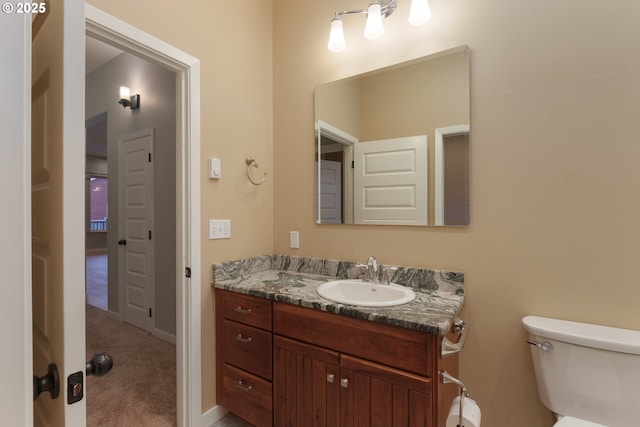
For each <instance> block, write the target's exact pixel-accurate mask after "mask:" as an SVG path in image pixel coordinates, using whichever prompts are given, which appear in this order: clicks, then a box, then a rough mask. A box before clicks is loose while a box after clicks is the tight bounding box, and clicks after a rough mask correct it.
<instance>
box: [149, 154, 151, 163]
mask: <svg viewBox="0 0 640 427" xmlns="http://www.w3.org/2000/svg"><path fill="white" fill-rule="evenodd" d="M149 163H151V153H149Z"/></svg>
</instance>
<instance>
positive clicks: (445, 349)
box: [440, 317, 469, 359]
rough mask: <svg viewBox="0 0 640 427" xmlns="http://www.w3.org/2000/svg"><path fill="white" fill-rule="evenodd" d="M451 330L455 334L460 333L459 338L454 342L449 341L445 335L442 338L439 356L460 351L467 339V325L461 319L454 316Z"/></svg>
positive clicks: (447, 355)
mask: <svg viewBox="0 0 640 427" xmlns="http://www.w3.org/2000/svg"><path fill="white" fill-rule="evenodd" d="M453 331H454V332H455V333H457V334H460V339H459V340H458V342H456V343H454V342H451V341H450V340H449V339H448V338H447V337H443V338H442V347H441V350H440V357H442V358H443V359H444V358H445V357H449V356H452V355H454V354H456V353H460V352H461V351H462V348H463V347H464V342H465V341H466V340H467V334H468V333H469V327H468V326H467V324H466V323H464V321H463V320H462V319H460V318H457V317H456V320H455V321H454V322H453Z"/></svg>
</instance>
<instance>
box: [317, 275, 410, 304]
mask: <svg viewBox="0 0 640 427" xmlns="http://www.w3.org/2000/svg"><path fill="white" fill-rule="evenodd" d="M317 291H318V294H319V295H320V296H321V297H323V298H326V299H328V300H331V301H335V302H339V303H341V304H350V305H360V306H365V307H390V306H394V305H400V304H406V303H408V302H411V301H413V300H414V298H415V297H416V294H415V293H414V292H413V291H412V290H411V288H409V287H406V286H402V285H398V284H395V283H391V284H389V285H384V284H380V283H371V282H363V281H362V280H357V279H350V280H332V281H331V282H327V283H324V284H322V285H320V286H319V287H318V290H317Z"/></svg>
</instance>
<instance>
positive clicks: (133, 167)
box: [118, 129, 154, 332]
mask: <svg viewBox="0 0 640 427" xmlns="http://www.w3.org/2000/svg"><path fill="white" fill-rule="evenodd" d="M118 218H119V220H118V221H119V235H120V237H119V242H118V243H119V244H120V248H121V249H120V254H119V255H120V256H119V259H120V266H119V271H120V283H121V287H120V295H122V298H121V301H122V305H121V307H123V309H122V310H121V313H122V320H124V321H125V322H127V323H130V324H132V325H134V326H137V327H139V328H142V329H144V330H147V331H149V332H153V324H154V322H153V318H154V317H153V316H154V313H153V308H154V307H153V306H154V304H153V301H154V300H153V298H154V277H153V272H154V244H153V242H154V241H153V238H154V237H153V235H154V232H153V129H145V130H142V131H138V132H134V133H132V134H129V135H125V136H122V137H119V138H118Z"/></svg>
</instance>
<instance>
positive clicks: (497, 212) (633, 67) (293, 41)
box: [90, 0, 640, 427]
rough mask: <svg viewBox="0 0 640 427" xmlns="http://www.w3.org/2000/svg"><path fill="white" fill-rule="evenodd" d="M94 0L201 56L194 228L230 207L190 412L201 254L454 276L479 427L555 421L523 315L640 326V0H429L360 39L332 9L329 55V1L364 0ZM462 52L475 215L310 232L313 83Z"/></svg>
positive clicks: (209, 370) (208, 391)
mask: <svg viewBox="0 0 640 427" xmlns="http://www.w3.org/2000/svg"><path fill="white" fill-rule="evenodd" d="M90 3H91V4H94V5H96V6H98V7H100V8H101V9H103V10H105V11H106V12H107V13H110V14H113V15H115V16H118V17H119V18H121V19H123V20H124V21H127V22H130V23H132V24H134V25H136V26H138V27H139V28H141V29H143V30H144V31H146V32H149V33H151V34H153V35H155V36H157V37H159V38H161V39H163V40H165V41H167V42H169V43H171V44H172V45H174V46H176V47H178V48H179V49H182V50H184V51H186V52H188V53H190V54H191V55H193V56H196V57H198V58H200V59H201V61H202V118H203V120H202V163H201V167H202V170H203V178H202V202H203V204H202V221H203V224H202V226H203V230H206V229H207V227H206V221H207V219H208V218H214V217H215V218H231V219H232V236H233V238H232V239H231V240H222V241H209V240H207V239H206V238H204V237H203V242H202V249H203V283H202V291H203V301H202V305H203V324H202V326H203V328H202V330H203V336H202V346H203V410H204V411H206V410H207V409H209V408H210V407H212V406H213V405H214V402H215V396H214V391H213V385H214V379H213V363H214V359H213V353H214V350H213V328H212V326H213V310H212V293H211V289H210V287H209V282H208V277H209V265H210V263H211V262H214V261H220V260H225V259H232V258H238V257H245V256H251V255H257V254H263V253H270V252H277V253H290V254H296V255H313V256H326V257H331V258H344V259H350V260H364V259H365V258H366V256H368V255H376V256H377V257H378V259H379V260H380V261H381V262H383V263H398V264H406V265H413V266H427V267H436V268H441V269H452V270H461V271H464V272H465V273H466V289H467V292H466V294H467V296H468V301H467V304H466V306H465V308H464V309H463V313H462V315H463V317H464V319H465V320H466V321H467V322H469V324H470V326H471V328H472V329H471V331H472V332H471V337H470V338H469V340H468V342H467V348H466V349H465V351H464V353H463V355H462V360H461V364H462V367H461V368H462V369H461V376H462V379H463V380H464V381H465V383H466V384H467V385H468V387H469V389H470V391H471V393H472V396H473V397H474V398H475V399H477V401H478V402H479V404H480V405H481V407H482V409H483V425H487V426H492V427H507V426H508V427H511V426H513V425H527V426H529V425H531V426H544V425H549V423H550V421H551V417H550V415H549V413H548V412H547V411H546V410H545V409H544V408H543V407H542V405H541V404H540V403H538V398H537V394H536V393H537V391H536V386H535V380H534V377H533V374H532V366H531V360H530V356H529V353H528V351H529V350H528V348H527V346H526V345H525V344H524V339H525V334H524V331H523V330H522V327H521V325H520V319H521V317H522V316H523V315H525V314H530V313H533V314H539V315H546V316H555V317H560V318H568V319H575V320H582V321H590V322H597V323H602V324H608V325H613V326H626V327H633V328H636V329H640V317H639V316H637V315H636V314H635V313H636V312H637V307H636V302H637V301H638V299H639V298H640V288H639V287H637V286H635V282H636V281H637V273H636V271H635V265H636V263H637V260H638V254H639V253H640V239H639V238H638V236H639V235H640V223H639V222H638V221H637V218H640V199H638V197H636V194H637V184H638V182H640V168H637V166H636V161H637V159H638V158H640V144H632V143H629V141H634V140H635V139H636V137H637V135H638V134H639V133H640V121H639V120H637V116H638V112H639V109H640V108H639V107H638V98H639V97H640V83H639V82H640V80H638V78H637V77H638V75H640V60H639V58H638V56H637V52H638V50H637V40H640V27H638V26H637V25H636V22H635V21H636V20H637V16H638V14H639V13H640V5H639V4H637V3H635V2H632V1H625V2H616V7H615V8H613V7H607V5H604V4H603V3H602V2H594V1H582V0H567V1H565V2H560V3H559V2H547V3H540V2H537V3H535V4H534V3H522V2H510V1H506V0H487V1H483V2H461V1H455V0H454V1H451V0H432V1H431V7H432V11H433V14H434V16H433V18H432V20H431V21H430V23H428V24H427V25H426V26H423V27H415V28H414V27H411V26H409V25H407V24H406V21H405V18H404V16H403V15H405V16H406V5H407V3H408V0H400V5H399V9H398V11H396V13H395V14H394V15H392V16H391V17H390V18H389V19H388V20H387V21H386V28H387V34H386V35H385V37H384V38H383V39H382V40H378V41H375V42H372V41H365V40H364V39H363V38H362V37H361V32H362V29H363V26H364V20H363V19H362V17H357V16H348V17H346V18H345V32H346V36H347V43H348V48H347V50H346V51H345V52H343V53H341V54H332V53H330V52H328V51H327V50H326V42H327V38H328V29H329V22H330V20H331V17H332V16H333V12H334V10H342V9H345V8H350V7H364V5H365V4H364V3H362V2H361V1H355V0H349V1H347V2H345V1H338V0H326V1H323V2H317V1H313V2H312V1H301V0H273V11H272V9H271V2H270V1H256V0H235V1H233V2H222V1H214V2H211V1H205V0H198V1H189V2H184V3H180V5H177V3H175V2H172V3H165V2H156V1H153V0H139V1H136V2H129V1H124V0H117V1H114V0H90ZM402 10H404V12H403V11H402ZM272 20H273V21H272ZM272 28H273V39H272V38H271V32H272ZM462 44H467V45H469V46H470V48H471V51H472V55H471V121H472V128H473V131H472V138H471V141H472V142H471V145H472V148H471V205H472V213H471V225H470V226H469V227H466V228H462V229H455V228H426V227H422V228H412V227H392V226H390V227H365V226H330V225H323V226H318V225H315V224H314V222H313V175H312V171H313V154H314V147H313V122H314V113H313V89H314V86H315V85H317V84H319V83H322V82H325V81H329V80H333V79H337V78H343V77H347V76H349V75H352V74H357V73H361V72H363V71H368V70H370V69H374V68H378V67H382V66H387V65H390V64H391V63H395V62H398V61H404V60H408V59H412V58H416V57H419V56H422V55H425V54H430V53H433V52H436V51H439V50H442V49H448V48H451V47H454V46H458V45H462ZM272 47H273V50H272ZM272 53H273V56H272ZM272 64H273V69H272ZM272 84H273V94H274V95H273V97H272V91H271V89H272V87H271V85H272ZM272 101H273V104H272ZM272 134H273V137H272ZM247 155H251V156H253V157H255V158H256V159H257V160H258V161H259V162H260V167H261V169H262V170H264V171H267V173H268V174H269V177H268V179H267V182H266V183H265V184H264V185H263V186H261V187H253V186H251V185H250V184H248V183H247V181H246V177H245V175H244V173H245V165H244V157H245V156H247ZM211 156H217V157H220V158H221V159H222V161H223V163H222V173H223V179H222V180H220V181H219V182H210V181H209V180H207V179H206V178H205V177H204V171H205V170H206V167H205V166H206V159H207V157H211ZM274 188H275V191H274ZM294 195H295V196H294ZM274 218H275V220H274ZM290 230H298V231H300V242H301V248H300V249H299V250H291V249H289V248H288V237H289V234H288V232H289V231H290Z"/></svg>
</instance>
